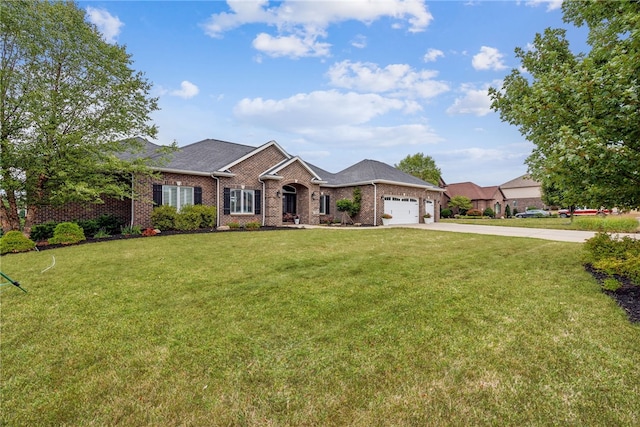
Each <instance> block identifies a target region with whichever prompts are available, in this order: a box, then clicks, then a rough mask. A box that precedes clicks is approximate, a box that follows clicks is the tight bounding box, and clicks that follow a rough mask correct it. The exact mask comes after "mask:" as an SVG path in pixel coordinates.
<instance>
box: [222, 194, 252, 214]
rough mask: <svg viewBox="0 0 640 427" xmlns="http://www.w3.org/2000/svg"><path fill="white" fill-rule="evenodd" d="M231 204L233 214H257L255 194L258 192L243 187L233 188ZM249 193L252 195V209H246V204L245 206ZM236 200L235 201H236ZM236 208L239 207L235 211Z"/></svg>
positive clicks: (230, 209) (230, 208)
mask: <svg viewBox="0 0 640 427" xmlns="http://www.w3.org/2000/svg"><path fill="white" fill-rule="evenodd" d="M234 194H237V199H236V196H235V195H234ZM229 195H230V205H229V211H230V213H231V215H255V211H256V206H255V200H256V199H255V196H256V193H255V191H254V190H242V189H231V192H230V194H229ZM247 195H249V196H250V199H249V200H250V203H251V211H248V210H247V211H245V209H246V206H245V199H246V196H247ZM234 201H235V203H234ZM234 208H239V211H238V210H235V211H234Z"/></svg>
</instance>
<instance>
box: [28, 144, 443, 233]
mask: <svg viewBox="0 0 640 427" xmlns="http://www.w3.org/2000/svg"><path fill="white" fill-rule="evenodd" d="M143 143H144V147H145V150H144V154H143V155H144V156H146V157H149V158H154V157H157V156H159V154H158V150H159V149H160V148H161V147H160V146H158V145H156V144H153V143H151V142H149V141H146V140H145V141H143ZM153 169H155V170H156V171H157V172H158V177H157V178H139V177H133V179H132V185H134V186H135V192H136V194H138V196H139V197H137V198H136V199H134V200H123V201H119V200H108V201H107V202H106V203H105V204H103V205H91V206H80V205H69V206H66V207H65V208H58V209H55V208H43V209H41V211H40V214H39V221H37V222H44V221H48V220H56V221H62V220H73V219H87V218H95V217H97V216H99V215H100V214H103V213H111V214H115V215H117V216H120V217H121V218H122V219H123V220H124V221H125V222H126V223H127V224H131V225H139V226H141V227H149V226H151V212H152V211H153V208H154V206H158V205H172V206H175V207H176V208H178V209H180V207H181V206H184V205H187V204H204V205H209V206H216V207H217V211H218V217H217V225H218V226H222V225H226V224H229V223H232V222H234V223H239V224H246V223H248V222H259V223H260V224H261V225H263V226H280V225H282V224H283V223H284V222H286V221H288V220H290V219H291V218H293V217H294V216H298V217H299V219H300V223H301V224H320V223H322V222H324V221H328V220H330V219H332V218H338V219H340V218H341V213H340V212H338V210H337V208H336V202H337V201H338V200H340V199H343V198H347V199H353V192H354V189H355V188H360V191H361V194H362V201H361V209H360V212H359V213H358V214H357V215H356V216H355V217H354V218H352V220H353V221H354V222H356V223H361V224H363V225H374V226H375V225H381V224H382V221H381V217H382V214H383V213H389V214H391V215H392V218H391V220H390V223H391V224H411V223H418V222H421V221H422V218H423V216H424V214H426V213H429V214H430V215H431V220H437V219H438V218H439V211H440V199H441V195H442V193H443V192H444V189H442V188H440V187H438V186H436V185H434V184H431V183H428V182H425V181H423V180H421V179H419V178H416V177H414V176H412V175H409V174H406V173H404V172H402V171H400V170H398V169H396V168H394V167H392V166H389V165H387V164H385V163H382V162H379V161H375V160H363V161H361V162H359V163H356V164H355V165H353V166H350V167H348V168H346V169H344V170H343V171H341V172H338V173H331V172H328V171H325V170H323V169H321V168H319V167H316V166H314V165H312V164H310V163H307V162H305V161H304V160H303V159H301V158H300V157H298V156H292V155H290V154H288V153H287V152H286V151H285V150H284V149H283V148H282V147H281V146H280V145H279V144H278V143H277V142H275V141H269V142H267V143H266V144H263V145H261V146H259V147H254V146H249V145H243V144H237V143H232V142H226V141H220V140H216V139H205V140H203V141H199V142H196V143H193V144H190V145H186V146H184V147H181V148H179V149H178V150H177V151H176V152H175V153H173V154H172V155H171V157H170V160H169V161H168V162H166V163H164V164H163V166H161V167H154V168H153Z"/></svg>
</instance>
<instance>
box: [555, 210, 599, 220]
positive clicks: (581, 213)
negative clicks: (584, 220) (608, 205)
mask: <svg viewBox="0 0 640 427" xmlns="http://www.w3.org/2000/svg"><path fill="white" fill-rule="evenodd" d="M610 213H611V212H610V211H609V209H588V208H576V209H575V210H574V211H573V215H574V216H587V215H599V216H605V215H609V214H610ZM558 215H559V216H560V217H562V218H567V217H569V216H570V215H571V210H569V209H560V210H559V211H558Z"/></svg>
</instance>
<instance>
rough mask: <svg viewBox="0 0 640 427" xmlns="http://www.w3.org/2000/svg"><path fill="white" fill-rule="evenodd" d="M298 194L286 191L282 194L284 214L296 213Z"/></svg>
mask: <svg viewBox="0 0 640 427" xmlns="http://www.w3.org/2000/svg"><path fill="white" fill-rule="evenodd" d="M296 211H297V209H296V195H295V194H291V193H284V194H283V195H282V213H283V214H285V215H286V214H291V215H295V214H296Z"/></svg>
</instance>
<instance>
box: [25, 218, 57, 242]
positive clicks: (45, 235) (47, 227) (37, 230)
mask: <svg viewBox="0 0 640 427" xmlns="http://www.w3.org/2000/svg"><path fill="white" fill-rule="evenodd" d="M56 225H58V223H57V222H55V221H48V222H44V223H42V224H38V225H34V226H33V227H31V235H30V236H29V237H31V240H33V241H34V242H40V241H43V240H49V239H50V238H52V237H53V231H54V230H55V229H56Z"/></svg>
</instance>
